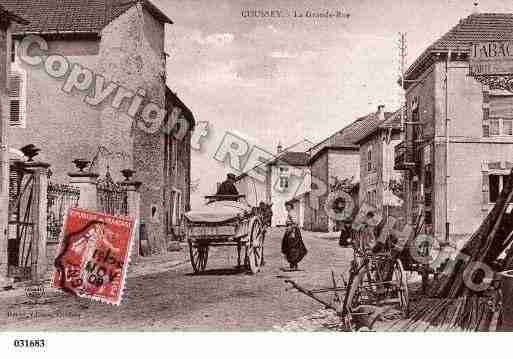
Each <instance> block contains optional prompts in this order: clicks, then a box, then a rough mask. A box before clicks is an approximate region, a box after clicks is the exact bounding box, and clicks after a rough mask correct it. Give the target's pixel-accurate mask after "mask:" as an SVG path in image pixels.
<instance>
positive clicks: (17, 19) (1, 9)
mask: <svg viewBox="0 0 513 359" xmlns="http://www.w3.org/2000/svg"><path fill="white" fill-rule="evenodd" d="M0 16H2V17H4V16H7V17H8V18H9V20H11V21H14V22H17V23H19V24H24V25H26V24H28V22H27V20H25V19H23V18H21V17H20V16H18V15H17V14H15V13H13V12H11V11H9V10H7V9H6V8H4V7H3V6H2V4H0Z"/></svg>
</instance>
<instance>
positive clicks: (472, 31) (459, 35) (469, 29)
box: [405, 13, 513, 79]
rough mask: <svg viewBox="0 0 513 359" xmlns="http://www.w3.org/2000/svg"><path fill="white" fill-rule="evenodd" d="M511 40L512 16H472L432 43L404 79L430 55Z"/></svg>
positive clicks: (493, 14)
mask: <svg viewBox="0 0 513 359" xmlns="http://www.w3.org/2000/svg"><path fill="white" fill-rule="evenodd" d="M512 39H513V14H496V13H482V14H472V15H470V16H468V17H466V18H465V19H462V20H460V22H459V23H458V24H456V25H455V26H454V27H453V28H452V29H450V30H449V31H448V32H447V33H446V34H445V35H443V36H442V37H440V38H439V39H438V40H436V41H435V42H434V43H432V44H431V45H430V46H429V47H428V48H427V49H426V50H425V51H424V52H423V53H422V54H421V55H420V56H419V57H418V58H417V59H416V60H415V62H413V64H412V65H411V66H410V67H409V68H408V70H407V71H406V74H405V78H408V79H409V78H411V77H412V75H413V73H414V72H415V70H416V69H417V68H418V67H419V66H421V65H422V64H423V63H424V62H425V61H426V60H427V59H428V58H429V55H431V54H432V53H437V52H446V51H448V50H451V51H460V52H465V53H466V52H468V51H469V48H470V45H471V44H472V43H473V42H479V41H497V40H512Z"/></svg>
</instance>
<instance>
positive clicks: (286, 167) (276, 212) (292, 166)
mask: <svg viewBox="0 0 513 359" xmlns="http://www.w3.org/2000/svg"><path fill="white" fill-rule="evenodd" d="M308 158H309V157H308V154H307V153H305V152H298V151H289V150H286V151H281V150H280V149H279V150H278V155H277V156H276V158H275V159H274V160H272V161H270V162H269V163H267V166H266V167H267V176H266V177H267V179H266V197H267V203H272V205H273V207H272V210H273V217H272V222H271V224H272V226H284V225H285V222H286V220H287V211H286V210H285V204H286V203H287V202H289V201H290V200H291V199H293V198H299V197H301V195H303V194H305V193H306V192H308V191H309V190H310V186H311V182H310V169H309V167H308ZM304 206H305V203H304V202H302V201H299V202H298V203H297V207H296V208H295V209H296V211H297V213H296V218H297V220H298V224H299V225H300V226H301V227H303V226H304V224H303V218H304V217H303V213H304V211H305V207H304Z"/></svg>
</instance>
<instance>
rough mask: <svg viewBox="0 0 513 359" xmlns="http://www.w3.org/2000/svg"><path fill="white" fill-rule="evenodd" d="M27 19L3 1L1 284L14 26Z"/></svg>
mask: <svg viewBox="0 0 513 359" xmlns="http://www.w3.org/2000/svg"><path fill="white" fill-rule="evenodd" d="M15 23H18V24H27V22H26V21H25V20H24V19H22V18H21V17H19V16H18V15H16V14H15V13H13V12H10V11H8V10H7V9H6V8H4V7H3V6H2V5H1V4H0V287H3V286H4V284H6V282H5V274H6V265H7V255H8V253H7V248H8V241H7V232H8V230H7V223H8V210H9V205H8V203H9V137H8V126H9V119H8V117H9V99H8V98H9V96H8V77H9V72H10V65H11V64H10V59H11V42H12V38H11V30H12V26H13V25H14V24H15Z"/></svg>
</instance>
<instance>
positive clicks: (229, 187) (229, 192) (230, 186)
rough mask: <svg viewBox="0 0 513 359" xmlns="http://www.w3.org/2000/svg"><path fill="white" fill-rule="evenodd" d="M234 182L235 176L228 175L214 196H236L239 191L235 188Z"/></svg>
mask: <svg viewBox="0 0 513 359" xmlns="http://www.w3.org/2000/svg"><path fill="white" fill-rule="evenodd" d="M235 181H237V176H235V175H234V174H233V173H228V174H227V175H226V180H224V182H223V183H221V184H220V185H219V188H218V189H217V193H216V196H238V195H239V191H238V190H237V187H235Z"/></svg>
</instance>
